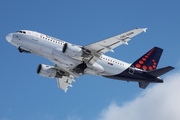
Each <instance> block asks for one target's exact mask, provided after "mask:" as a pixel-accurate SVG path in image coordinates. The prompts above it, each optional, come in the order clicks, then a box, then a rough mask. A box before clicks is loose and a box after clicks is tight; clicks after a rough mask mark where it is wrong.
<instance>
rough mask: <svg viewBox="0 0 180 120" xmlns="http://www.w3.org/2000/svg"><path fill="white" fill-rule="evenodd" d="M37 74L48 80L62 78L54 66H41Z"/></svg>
mask: <svg viewBox="0 0 180 120" xmlns="http://www.w3.org/2000/svg"><path fill="white" fill-rule="evenodd" d="M37 73H38V74H39V75H41V76H43V77H48V78H62V75H61V74H59V73H58V72H57V70H56V69H55V68H54V67H53V66H49V65H45V64H39V66H38V68H37Z"/></svg>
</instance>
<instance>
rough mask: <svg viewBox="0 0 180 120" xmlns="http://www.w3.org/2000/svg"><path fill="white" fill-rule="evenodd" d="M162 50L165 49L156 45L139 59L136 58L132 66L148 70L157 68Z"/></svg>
mask: <svg viewBox="0 0 180 120" xmlns="http://www.w3.org/2000/svg"><path fill="white" fill-rule="evenodd" d="M162 52H163V49H161V48H159V47H154V48H152V49H151V50H149V51H148V52H147V53H146V54H144V55H143V56H141V57H140V58H139V59H138V60H136V61H135V62H134V63H133V64H132V65H131V66H133V67H136V68H139V69H142V70H146V71H151V70H154V69H156V68H157V65H158V62H159V59H160V57H161V54H162Z"/></svg>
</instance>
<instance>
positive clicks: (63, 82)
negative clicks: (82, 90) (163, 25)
mask: <svg viewBox="0 0 180 120" xmlns="http://www.w3.org/2000/svg"><path fill="white" fill-rule="evenodd" d="M146 30H147V28H136V29H133V30H130V31H127V32H125V33H122V34H119V35H116V36H113V37H110V38H108V39H104V40H101V41H99V42H95V43H92V44H89V45H86V46H80V45H75V44H72V43H69V42H66V41H63V40H60V39H57V38H54V37H50V36H48V35H45V34H42V33H39V32H35V31H30V30H20V31H17V32H13V33H9V34H8V35H7V36H6V40H7V41H8V42H9V43H11V44H12V45H14V46H16V47H17V48H18V50H19V52H20V53H23V52H24V53H33V54H36V55H39V56H42V57H45V58H47V59H49V60H50V61H52V62H53V63H54V66H50V65H45V64H39V65H38V67H37V73H38V74H39V75H41V76H43V77H48V78H56V79H57V84H58V87H59V88H61V89H63V90H64V91H65V92H66V91H67V90H68V87H69V86H70V87H72V82H74V81H75V80H74V78H79V77H80V76H82V75H84V74H89V75H96V76H103V77H106V78H112V79H116V80H124V81H128V82H129V81H130V82H131V81H132V82H138V84H139V87H140V88H143V89H145V88H146V87H147V86H148V85H149V83H163V80H162V79H161V78H160V76H161V75H163V74H165V73H167V72H169V71H171V70H172V69H174V67H172V66H167V67H163V68H158V69H157V65H158V62H159V59H160V57H161V54H162V52H163V49H161V48H159V47H154V48H152V49H151V50H149V51H148V52H146V53H145V54H144V55H142V56H141V57H140V58H139V59H137V60H136V61H135V62H133V63H127V62H124V61H121V60H118V59H115V58H112V57H109V56H106V55H105V53H106V52H109V51H110V52H114V50H113V49H114V48H116V47H118V46H120V45H122V44H126V45H127V44H128V42H129V41H130V40H131V38H133V37H134V36H136V35H138V34H140V33H142V32H146Z"/></svg>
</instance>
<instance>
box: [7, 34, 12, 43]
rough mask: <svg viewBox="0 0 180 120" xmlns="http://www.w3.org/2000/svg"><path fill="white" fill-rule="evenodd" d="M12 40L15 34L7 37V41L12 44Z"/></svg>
mask: <svg viewBox="0 0 180 120" xmlns="http://www.w3.org/2000/svg"><path fill="white" fill-rule="evenodd" d="M12 38H13V34H12V33H10V34H8V35H7V36H6V40H7V41H8V42H11V40H12Z"/></svg>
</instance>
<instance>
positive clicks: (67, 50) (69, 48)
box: [62, 43, 90, 57]
mask: <svg viewBox="0 0 180 120" xmlns="http://www.w3.org/2000/svg"><path fill="white" fill-rule="evenodd" d="M62 52H63V53H64V54H66V55H68V56H70V57H85V56H88V55H89V54H90V51H87V50H84V49H82V48H81V47H79V46H77V45H73V44H69V43H65V44H64V46H63V49H62Z"/></svg>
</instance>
